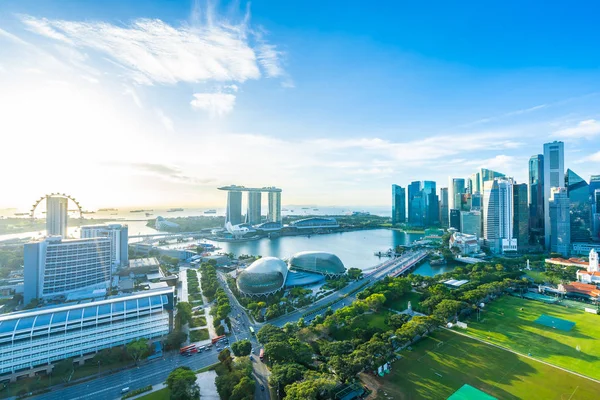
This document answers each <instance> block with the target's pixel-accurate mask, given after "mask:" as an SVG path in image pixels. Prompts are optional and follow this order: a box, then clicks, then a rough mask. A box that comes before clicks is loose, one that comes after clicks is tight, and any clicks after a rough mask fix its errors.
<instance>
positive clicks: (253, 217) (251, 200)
mask: <svg viewBox="0 0 600 400" xmlns="http://www.w3.org/2000/svg"><path fill="white" fill-rule="evenodd" d="M260 202H261V193H260V192H248V211H247V212H246V222H247V223H249V224H250V225H258V224H260V223H261V217H260Z"/></svg>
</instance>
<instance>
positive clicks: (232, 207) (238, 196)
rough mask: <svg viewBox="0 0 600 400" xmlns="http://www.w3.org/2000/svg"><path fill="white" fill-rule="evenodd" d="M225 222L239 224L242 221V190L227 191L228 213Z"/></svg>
mask: <svg viewBox="0 0 600 400" xmlns="http://www.w3.org/2000/svg"><path fill="white" fill-rule="evenodd" d="M225 222H226V223H227V222H231V225H239V224H241V223H242V222H243V221H242V192H234V191H230V192H227V213H226V216H225Z"/></svg>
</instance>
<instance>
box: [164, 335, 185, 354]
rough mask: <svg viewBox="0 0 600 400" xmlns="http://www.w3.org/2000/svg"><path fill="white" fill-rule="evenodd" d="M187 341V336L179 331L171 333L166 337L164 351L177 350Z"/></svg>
mask: <svg viewBox="0 0 600 400" xmlns="http://www.w3.org/2000/svg"><path fill="white" fill-rule="evenodd" d="M185 339H187V334H186V333H184V332H181V331H173V332H171V333H169V334H168V335H167V338H166V340H165V350H177V349H179V347H180V346H181V344H182V343H183V342H185Z"/></svg>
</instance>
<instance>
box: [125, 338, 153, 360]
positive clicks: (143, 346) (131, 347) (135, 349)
mask: <svg viewBox="0 0 600 400" xmlns="http://www.w3.org/2000/svg"><path fill="white" fill-rule="evenodd" d="M126 350H127V354H129V356H130V357H131V359H132V360H133V361H134V362H135V363H136V364H137V363H138V361H140V360H141V359H142V358H146V357H148V354H149V353H150V351H149V347H148V339H146V338H140V339H137V340H133V341H131V342H129V343H127V346H126Z"/></svg>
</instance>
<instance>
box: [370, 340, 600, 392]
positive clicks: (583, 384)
mask: <svg viewBox="0 0 600 400" xmlns="http://www.w3.org/2000/svg"><path fill="white" fill-rule="evenodd" d="M412 347H413V349H412V351H408V350H404V351H402V353H401V354H402V359H400V360H399V361H396V362H395V363H393V364H392V372H391V373H390V374H389V375H387V376H386V377H384V378H378V379H377V382H378V383H381V386H380V387H379V388H378V392H377V399H386V400H391V399H394V400H396V399H398V400H404V399H406V400H408V399H440V400H445V399H447V398H448V397H449V396H450V395H452V394H453V393H454V392H455V391H456V390H458V389H459V388H461V387H462V386H463V385H464V384H468V385H471V386H473V387H475V388H477V389H479V390H481V391H483V392H485V393H487V394H489V395H491V396H493V397H496V398H497V399H519V398H520V399H544V400H553V399H555V400H568V399H570V400H588V399H589V400H592V399H598V393H600V384H599V383H595V382H593V381H590V380H588V379H585V378H581V377H579V376H577V375H573V374H571V373H568V372H565V371H562V370H559V369H557V368H554V367H551V366H548V365H545V364H542V363H540V362H537V361H534V360H530V359H527V358H525V357H520V356H518V355H516V354H514V353H511V352H509V351H506V350H502V349H499V348H496V347H493V346H490V345H487V344H485V343H481V342H478V341H476V340H474V339H470V338H467V337H464V336H460V335H458V334H456V333H453V332H449V331H445V330H444V331H437V332H435V333H434V334H432V335H431V337H429V338H425V339H423V340H421V341H419V342H418V343H416V344H415V345H413V346H412Z"/></svg>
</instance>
